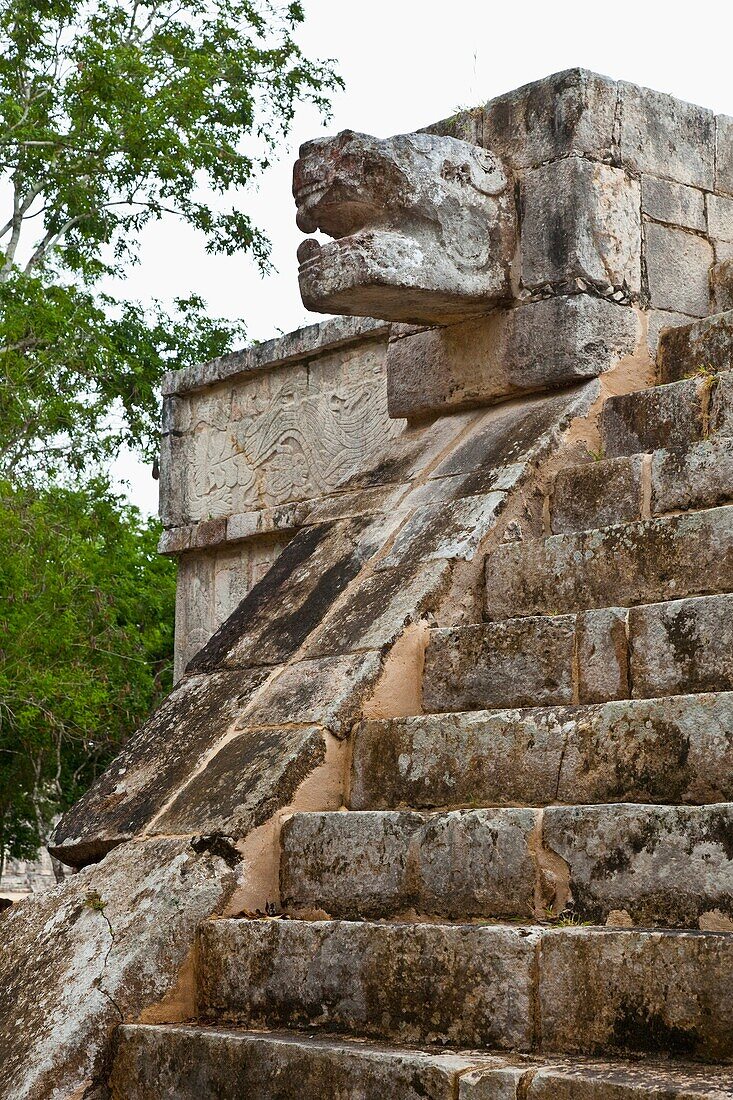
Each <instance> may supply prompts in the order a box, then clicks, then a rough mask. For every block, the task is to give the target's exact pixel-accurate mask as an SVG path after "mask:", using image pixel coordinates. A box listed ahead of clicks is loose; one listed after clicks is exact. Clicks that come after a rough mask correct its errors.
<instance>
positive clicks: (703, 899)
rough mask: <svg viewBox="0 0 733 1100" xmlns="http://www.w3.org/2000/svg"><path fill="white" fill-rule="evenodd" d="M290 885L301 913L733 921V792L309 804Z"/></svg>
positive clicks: (292, 857) (293, 910)
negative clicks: (341, 806) (365, 805)
mask: <svg viewBox="0 0 733 1100" xmlns="http://www.w3.org/2000/svg"><path fill="white" fill-rule="evenodd" d="M280 895H281V902H282V906H283V909H284V911H285V912H287V913H289V914H290V915H293V916H310V915H313V914H315V913H318V914H319V915H320V916H328V917H334V918H338V919H346V920H350V919H363V918H380V917H381V918H390V917H391V918H395V917H402V918H406V917H409V916H413V915H415V914H417V915H418V916H419V917H420V918H438V919H454V920H471V919H499V920H533V919H540V920H541V919H543V918H544V919H548V918H549V917H551V916H553V915H554V916H558V915H559V914H562V913H566V914H570V913H572V914H573V916H574V917H575V918H576V919H579V920H583V921H588V920H589V921H593V922H594V923H597V924H603V923H605V922H607V921H609V920H610V921H612V922H615V923H619V922H623V923H624V924H625V925H631V924H635V925H647V926H651V925H664V926H667V927H679V928H689V927H699V926H702V927H711V926H712V927H717V928H727V929H729V930H731V931H733V804H732V803H723V804H722V805H714V806H648V805H631V804H621V805H599V806H550V807H548V808H547V809H538V808H518V807H517V808H515V807H511V808H500V809H497V808H487V809H476V810H453V811H450V812H446V813H432V814H419V813H415V812H413V811H399V810H392V811H389V810H387V811H384V810H382V811H378V810H377V811H368V810H367V811H351V812H348V813H299V814H295V815H294V816H293V817H292V818H290V820H289V821H288V822H286V824H285V825H284V827H283V831H282V856H281V864H280Z"/></svg>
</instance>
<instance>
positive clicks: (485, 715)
mask: <svg viewBox="0 0 733 1100" xmlns="http://www.w3.org/2000/svg"><path fill="white" fill-rule="evenodd" d="M729 800H733V696H732V695H730V694H727V693H724V692H721V693H719V694H716V695H699V696H694V695H688V696H677V697H672V698H667V699H652V700H629V701H623V702H610V703H605V704H603V705H600V706H578V707H548V708H544V709H539V708H534V709H531V710H513V711H493V712H491V711H484V712H474V713H467V714H445V715H420V716H417V717H413V718H396V719H391V720H384V721H370V722H362V723H361V724H360V725H359V726H358V727H357V730H356V735H355V740H354V756H353V764H352V777H351V797H350V805H351V807H352V809H355V810H364V809H380V808H389V807H395V806H412V807H415V808H424V809H430V808H433V807H439V806H462V805H472V804H474V805H475V804H476V803H484V804H486V805H492V804H493V805H517V804H519V805H522V804H524V805H530V806H541V805H545V804H547V803H551V802H555V801H560V802H584V803H587V802H672V803H683V802H684V803H697V802H701V803H702V802H723V801H729Z"/></svg>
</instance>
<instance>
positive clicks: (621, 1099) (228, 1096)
mask: <svg viewBox="0 0 733 1100" xmlns="http://www.w3.org/2000/svg"><path fill="white" fill-rule="evenodd" d="M111 1090H112V1091H111V1100H160V1098H161V1097H163V1096H167V1097H176V1098H177V1100H242V1098H243V1097H246V1098H247V1100H294V1098H296V1097H297V1098H298V1100H324V1098H326V1097H330V1098H332V1100H333V1098H341V1100H520V1098H521V1100H644V1098H649V1100H725V1098H730V1096H731V1094H733V1071H732V1070H731V1068H730V1067H726V1066H713V1067H707V1066H706V1067H703V1066H699V1065H694V1064H690V1063H680V1062H669V1061H664V1062H661V1061H656V1062H649V1061H644V1062H639V1061H615V1062H600V1061H596V1060H592V1061H591V1060H586V1059H581V1058H574V1059H572V1060H569V1059H567V1060H559V1059H557V1060H553V1061H548V1060H547V1059H542V1057H541V1056H539V1055H536V1056H534V1057H530V1056H521V1055H516V1056H507V1055H491V1054H489V1053H484V1052H477V1051H468V1052H466V1053H462V1052H456V1053H448V1052H440V1053H437V1052H434V1053H430V1052H426V1051H421V1050H409V1049H401V1048H399V1047H386V1046H376V1045H374V1044H372V1043H364V1042H359V1041H355V1040H349V1039H335V1038H319V1037H315V1036H308V1037H304V1036H303V1035H298V1034H293V1033H288V1032H246V1031H238V1030H233V1029H226V1028H220V1027H217V1028H208V1027H202V1026H200V1025H185V1024H179V1025H157V1026H153V1025H141V1024H125V1025H123V1026H122V1027H121V1028H120V1029H119V1032H118V1039H117V1049H116V1054H115V1059H114V1063H113V1069H112V1077H111Z"/></svg>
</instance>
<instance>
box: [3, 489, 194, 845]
mask: <svg viewBox="0 0 733 1100" xmlns="http://www.w3.org/2000/svg"><path fill="white" fill-rule="evenodd" d="M0 515H1V516H2V522H0V593H2V599H0V864H2V859H3V855H4V854H5V853H9V854H10V855H11V856H17V857H26V856H30V855H32V854H33V853H34V852H35V851H36V850H37V849H38V846H39V843H40V842H41V840H42V839H43V837H44V835H45V834H46V832H47V829H48V825H49V822H50V820H51V818H52V817H53V816H54V814H55V813H57V812H58V811H59V810H63V809H64V808H66V807H68V806H69V805H71V804H72V802H74V801H75V800H76V799H77V798H78V797H79V795H80V794H81V793H82V792H83V791H84V790H85V789H86V787H87V786H88V785H89V784H90V782H91V781H92V780H93V779H94V777H95V776H96V775H97V774H98V773H99V771H100V770H101V769H102V768H103V767H104V766H105V765H106V764H107V763H108V762H109V760H110V759H111V757H112V756H113V755H114V754H115V752H116V751H117V750H118V749H119V748H120V746H121V744H122V743H123V742H124V740H125V738H126V737H127V736H128V734H129V733H130V732H131V731H132V730H134V729H135V728H136V727H137V726H139V725H140V724H141V723H142V722H143V721H144V719H145V717H146V716H147V714H148V712H149V711H150V709H151V707H153V706H154V705H155V704H156V703H157V702H158V701H159V700H160V699H161V697H162V696H163V695H164V694H165V693H166V692H167V691H168V690H169V689H170V686H171V668H172V662H171V653H172V640H173V639H172V631H173V605H174V601H175V567H174V566H173V564H172V563H171V562H170V561H169V560H168V559H166V558H161V557H160V556H159V555H158V554H157V552H156V543H157V538H158V524H157V522H155V521H145V520H143V519H142V518H141V516H140V514H139V513H138V512H137V510H136V509H134V508H132V507H130V506H129V505H125V504H124V502H123V500H122V499H121V497H120V496H119V495H116V494H115V493H114V492H113V491H111V490H110V488H109V486H108V485H107V484H106V483H105V482H104V481H96V482H92V483H90V484H88V485H86V486H85V487H84V488H82V489H68V488H62V487H50V488H48V489H46V490H39V489H38V488H37V487H35V486H27V487H18V486H17V485H13V484H11V483H10V482H8V481H4V482H0Z"/></svg>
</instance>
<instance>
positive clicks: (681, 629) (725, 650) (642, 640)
mask: <svg viewBox="0 0 733 1100" xmlns="http://www.w3.org/2000/svg"><path fill="white" fill-rule="evenodd" d="M732 580H733V578H729V579H728V585H729V586H730V584H731V581H732ZM629 637H630V644H631V675H632V682H633V686H634V695H636V696H638V697H643V696H651V695H673V694H676V693H677V692H685V691H687V692H689V691H696V692H697V691H728V690H730V688H731V687H733V595H718V596H704V597H701V598H700V599H691V600H673V601H671V602H669V603H662V604H651V605H647V606H644V607H632V608H631V610H630V611H629Z"/></svg>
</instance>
